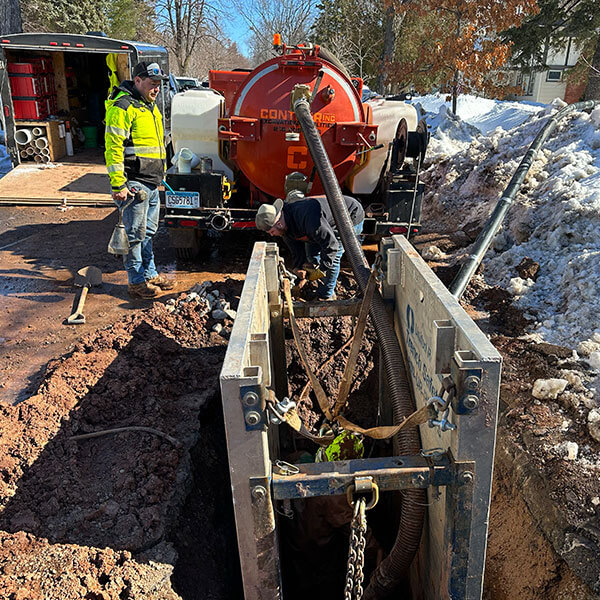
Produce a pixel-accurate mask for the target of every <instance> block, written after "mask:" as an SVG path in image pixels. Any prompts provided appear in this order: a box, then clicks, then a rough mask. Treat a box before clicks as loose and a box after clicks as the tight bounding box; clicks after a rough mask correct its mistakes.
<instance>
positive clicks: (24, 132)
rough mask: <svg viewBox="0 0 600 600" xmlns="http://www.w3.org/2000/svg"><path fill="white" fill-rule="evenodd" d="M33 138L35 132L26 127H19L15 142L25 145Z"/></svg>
mask: <svg viewBox="0 0 600 600" xmlns="http://www.w3.org/2000/svg"><path fill="white" fill-rule="evenodd" d="M32 139H33V134H32V133H31V129H27V128H26V127H24V128H23V129H17V131H16V133H15V142H17V144H19V146H25V145H27V144H29V142H31V140H32Z"/></svg>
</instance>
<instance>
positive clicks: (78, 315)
mask: <svg viewBox="0 0 600 600" xmlns="http://www.w3.org/2000/svg"><path fill="white" fill-rule="evenodd" d="M89 289H90V284H89V283H86V284H85V285H84V286H83V287H82V288H81V292H80V293H79V299H78V300H77V307H76V308H75V310H74V311H73V314H72V315H71V316H70V317H69V318H68V319H67V323H69V324H70V325H78V324H80V323H85V317H84V315H83V307H84V306H85V299H86V298H87V294H88V290H89Z"/></svg>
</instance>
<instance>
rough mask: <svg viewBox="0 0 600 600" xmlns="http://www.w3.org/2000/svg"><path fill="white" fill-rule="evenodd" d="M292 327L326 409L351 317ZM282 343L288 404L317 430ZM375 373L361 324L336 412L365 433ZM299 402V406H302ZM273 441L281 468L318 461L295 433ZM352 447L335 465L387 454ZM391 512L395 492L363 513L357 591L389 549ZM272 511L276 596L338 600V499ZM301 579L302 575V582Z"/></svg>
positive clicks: (374, 351) (375, 398)
mask: <svg viewBox="0 0 600 600" xmlns="http://www.w3.org/2000/svg"><path fill="white" fill-rule="evenodd" d="M298 326H299V328H300V330H301V335H302V340H303V342H304V344H305V348H306V351H307V354H308V356H309V361H310V362H311V367H312V368H313V369H314V370H315V371H316V372H317V373H318V377H319V380H320V382H321V384H322V385H323V388H324V390H325V392H326V394H327V397H328V398H330V399H331V402H332V403H333V400H334V399H335V398H336V397H337V390H338V388H339V384H340V381H341V378H342V375H343V372H344V367H345V364H346V361H347V358H348V353H349V346H348V345H347V342H348V341H349V340H350V339H351V337H352V334H353V326H354V320H353V318H352V317H333V318H320V319H298ZM286 338H287V339H286V360H287V375H288V384H289V388H290V394H291V396H292V397H293V398H294V399H295V400H296V401H298V398H300V402H299V405H298V412H299V414H300V415H301V417H302V420H303V421H304V423H305V424H306V425H307V426H308V425H310V426H311V427H312V431H318V429H319V426H320V425H321V423H322V421H323V415H322V413H321V411H320V409H319V405H318V402H317V400H316V397H315V396H314V394H313V393H312V391H311V392H310V394H309V395H308V396H307V395H306V391H305V385H306V373H305V371H304V368H303V366H302V363H301V361H300V358H299V355H298V352H297V350H296V348H295V344H294V341H293V339H292V336H291V333H290V335H288V336H286ZM344 347H345V348H344ZM342 348H344V349H343V350H342ZM379 371H380V357H379V348H378V345H377V343H376V336H375V332H374V330H373V328H372V326H371V325H370V324H369V325H368V327H367V331H366V332H365V337H364V340H363V344H362V349H361V352H360V355H359V358H358V362H357V366H356V369H355V373H354V375H353V378H354V381H353V384H352V388H351V392H350V395H349V397H348V402H347V404H346V407H345V409H344V411H343V412H344V415H345V416H346V418H348V419H349V420H350V421H352V422H353V423H356V424H357V425H360V426H363V427H370V426H373V425H374V424H382V423H383V420H382V416H381V408H380V407H379ZM303 390H304V394H303ZM304 397H305V398H306V399H305V400H302V398H304ZM383 419H384V417H383ZM292 434H293V435H292ZM281 437H282V443H281V452H280V458H282V459H283V460H285V461H286V462H289V463H292V464H293V463H300V462H315V461H320V460H324V457H323V456H321V457H318V456H317V451H318V447H317V446H316V444H314V443H313V442H311V441H309V440H306V439H305V438H302V437H300V436H298V435H297V434H295V432H291V430H287V431H284V435H283V436H281ZM360 448H361V449H360V450H359V451H358V452H357V448H356V447H355V446H354V445H353V444H352V443H346V442H343V443H342V446H341V452H342V454H343V456H342V457H341V459H350V458H375V457H378V456H389V455H391V454H392V453H393V448H392V443H391V442H390V441H387V440H383V441H377V440H372V439H370V438H364V439H363V440H362V442H361V444H360ZM361 454H362V455H361ZM338 460H340V458H338ZM399 505H400V502H399V496H398V494H397V493H383V494H381V499H380V502H379V504H378V506H377V507H375V508H374V509H373V510H371V511H369V512H368V513H367V526H368V531H367V536H366V547H365V553H364V554H365V560H364V584H363V587H364V588H366V587H367V585H368V582H369V578H370V576H371V574H372V572H373V571H374V569H375V568H376V567H377V565H378V564H379V563H380V562H381V560H382V559H383V558H384V557H385V556H386V555H387V553H388V552H389V551H390V549H391V547H392V546H393V544H394V541H395V538H396V532H397V529H398V523H399ZM276 510H277V513H278V514H277V517H278V529H279V534H280V535H279V543H280V551H281V572H282V581H283V597H284V598H285V599H286V600H300V599H305V598H306V597H307V596H310V595H313V596H314V595H315V594H317V595H318V597H323V598H325V597H332V598H333V597H342V596H343V592H344V585H345V578H346V573H347V562H348V549H349V541H350V534H351V526H350V523H351V520H352V509H351V507H350V505H349V504H348V502H347V500H346V497H345V496H324V497H316V498H308V499H300V500H292V501H283V502H278V503H277V505H276ZM307 574H310V576H309V577H307ZM409 587H410V586H409V581H408V580H407V581H406V582H403V584H402V586H401V587H400V589H399V590H398V593H399V594H401V596H400V597H402V598H406V599H409V598H412V596H411V595H410V589H409Z"/></svg>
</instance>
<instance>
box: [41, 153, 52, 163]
mask: <svg viewBox="0 0 600 600" xmlns="http://www.w3.org/2000/svg"><path fill="white" fill-rule="evenodd" d="M41 157H42V162H43V163H49V162H50V157H49V156H46V155H45V154H42V155H41Z"/></svg>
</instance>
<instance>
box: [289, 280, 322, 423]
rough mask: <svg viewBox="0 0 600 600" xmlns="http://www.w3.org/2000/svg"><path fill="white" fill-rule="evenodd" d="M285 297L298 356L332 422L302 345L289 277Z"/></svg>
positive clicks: (318, 399)
mask: <svg viewBox="0 0 600 600" xmlns="http://www.w3.org/2000/svg"><path fill="white" fill-rule="evenodd" d="M283 295H284V296H285V301H286V303H287V306H288V312H289V315H290V325H291V326H292V333H293V334H294V341H295V342H296V348H297V349H298V354H300V359H301V360H302V364H303V365H304V369H305V371H306V374H307V375H308V378H309V379H310V384H311V385H312V388H313V390H314V391H315V395H316V397H317V402H318V403H319V407H320V408H321V410H322V411H323V414H324V415H325V418H326V419H327V420H328V421H331V420H332V414H331V411H330V410H329V402H328V401H327V396H326V395H325V390H324V389H323V387H322V386H321V382H320V381H319V380H318V379H317V376H316V375H315V374H314V373H313V372H312V369H311V368H310V365H309V364H308V357H307V356H306V352H305V351H304V348H303V346H302V344H301V343H300V331H299V330H298V324H297V323H296V317H295V316H294V303H293V301H292V290H291V287H290V280H289V279H288V278H287V277H284V278H283Z"/></svg>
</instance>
